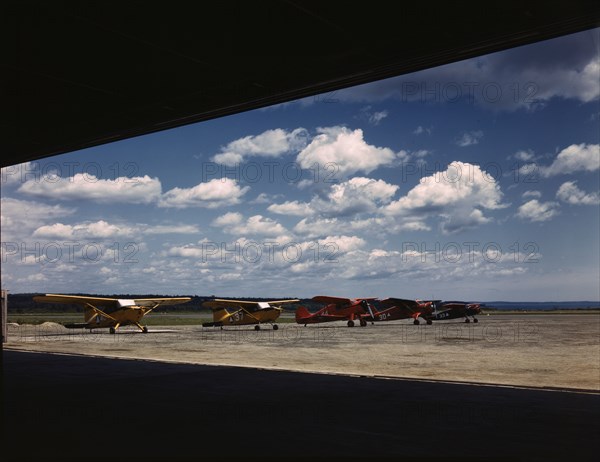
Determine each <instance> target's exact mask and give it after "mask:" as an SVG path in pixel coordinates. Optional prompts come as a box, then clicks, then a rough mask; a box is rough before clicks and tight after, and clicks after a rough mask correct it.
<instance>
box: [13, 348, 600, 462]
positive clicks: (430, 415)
mask: <svg viewBox="0 0 600 462" xmlns="http://www.w3.org/2000/svg"><path fill="white" fill-rule="evenodd" d="M3 381H4V383H3V390H4V392H3V395H4V396H3V407H4V416H3V418H4V422H3V423H4V434H3V440H4V442H5V443H4V444H3V445H2V446H3V448H4V449H3V451H4V454H3V456H2V459H3V460H5V461H6V460H19V461H30V460H40V461H42V460H44V461H46V460H110V461H114V460H144V461H162V460H165V461H179V460H186V461H187V460H214V459H217V458H223V459H225V460H257V459H268V458H273V459H277V460H311V461H315V460H319V459H320V458H323V459H325V458H326V459H328V460H332V459H333V460H335V459H339V460H348V459H350V458H356V459H358V460H373V459H377V460H380V459H388V458H390V457H391V458H393V459H395V460H398V459H402V460H409V461H411V460H440V461H454V460H457V461H458V460H460V461H471V460H486V461H504V460H523V461H549V460H574V461H586V460H596V456H598V453H599V452H598V445H597V441H598V436H599V435H600V395H598V394H597V393H574V392H559V391H549V390H532V389H519V388H511V387H496V386H474V385H465V384H452V383H441V382H426V381H417V380H402V379H391V380H389V379H376V378H366V377H349V376H341V375H328V374H306V373H300V372H282V371H267V370H258V369H250V368H242V367H224V366H200V365H191V364H173V363H160V362H155V361H141V360H115V359H105V358H91V357H84V356H69V355H56V354H46V353H29V352H16V351H6V350H4V351H3ZM7 447H10V449H11V452H13V453H14V454H16V455H15V456H13V457H10V458H8V457H5V454H6V449H7Z"/></svg>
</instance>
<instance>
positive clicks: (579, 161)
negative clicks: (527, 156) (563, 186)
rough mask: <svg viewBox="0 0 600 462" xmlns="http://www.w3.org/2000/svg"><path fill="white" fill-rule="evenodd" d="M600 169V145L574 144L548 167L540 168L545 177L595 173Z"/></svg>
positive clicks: (561, 152)
mask: <svg viewBox="0 0 600 462" xmlns="http://www.w3.org/2000/svg"><path fill="white" fill-rule="evenodd" d="M598 169H600V145H598V144H585V143H581V144H572V145H571V146H568V147H566V148H565V149H563V150H562V151H560V152H559V153H558V155H557V156H556V159H554V162H552V164H551V165H549V166H548V167H540V174H541V175H542V176H543V177H550V176H554V175H560V174H566V173H574V172H581V171H583V172H594V171H596V170H598Z"/></svg>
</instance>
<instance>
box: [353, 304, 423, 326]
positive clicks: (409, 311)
mask: <svg viewBox="0 0 600 462" xmlns="http://www.w3.org/2000/svg"><path fill="white" fill-rule="evenodd" d="M377 305H379V307H380V308H383V309H382V311H379V310H378V309H375V311H374V312H373V313H372V314H363V315H362V316H361V318H362V319H365V320H366V321H371V323H372V324H374V323H375V322H378V321H394V320H396V319H408V318H413V323H414V324H415V325H419V324H420V321H419V317H421V318H423V319H424V320H425V321H426V322H427V324H431V322H432V321H431V319H429V316H431V314H432V313H433V307H432V305H433V303H432V302H431V301H426V302H423V301H421V300H404V299H401V298H386V299H385V300H381V301H380V302H379V303H377Z"/></svg>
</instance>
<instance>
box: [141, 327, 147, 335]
mask: <svg viewBox="0 0 600 462" xmlns="http://www.w3.org/2000/svg"><path fill="white" fill-rule="evenodd" d="M142 332H143V333H144V334H147V333H148V327H146V326H144V328H143V329H142Z"/></svg>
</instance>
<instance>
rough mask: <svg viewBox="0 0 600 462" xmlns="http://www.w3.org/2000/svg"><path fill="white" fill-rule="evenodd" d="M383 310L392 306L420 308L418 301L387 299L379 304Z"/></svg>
mask: <svg viewBox="0 0 600 462" xmlns="http://www.w3.org/2000/svg"><path fill="white" fill-rule="evenodd" d="M379 304H380V305H381V307H382V308H390V307H392V306H404V307H406V308H410V309H413V308H416V307H418V306H419V303H418V302H417V301H416V300H406V299H403V298H386V299H385V300H381V301H380V302H379Z"/></svg>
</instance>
